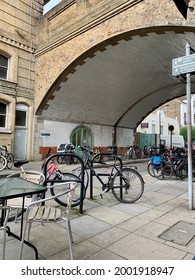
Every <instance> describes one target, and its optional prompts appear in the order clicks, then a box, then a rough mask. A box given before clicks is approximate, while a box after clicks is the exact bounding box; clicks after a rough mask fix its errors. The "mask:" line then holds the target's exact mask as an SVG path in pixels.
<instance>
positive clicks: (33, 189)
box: [0, 177, 47, 259]
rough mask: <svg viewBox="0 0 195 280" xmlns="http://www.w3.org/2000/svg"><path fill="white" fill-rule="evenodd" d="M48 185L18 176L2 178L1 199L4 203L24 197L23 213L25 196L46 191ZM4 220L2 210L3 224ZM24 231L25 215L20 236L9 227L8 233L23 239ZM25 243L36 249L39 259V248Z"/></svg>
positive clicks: (0, 185)
mask: <svg viewBox="0 0 195 280" xmlns="http://www.w3.org/2000/svg"><path fill="white" fill-rule="evenodd" d="M46 190H47V187H46V186H42V185H38V184H35V183H33V182H31V181H28V180H25V179H22V178H17V177H10V178H0V200H1V201H2V202H3V205H6V204H7V200H8V199H11V198H16V197H22V198H23V199H22V201H23V202H22V207H21V208H22V210H23V211H22V213H23V212H24V201H25V196H29V195H34V194H38V193H44V192H46ZM3 222H4V213H3V211H2V214H1V226H2V225H3ZM22 232H23V215H22V219H21V229H20V236H18V235H16V234H15V233H13V232H11V230H10V228H9V227H7V233H8V235H11V236H13V237H15V238H16V239H18V240H21V238H22ZM24 242H25V244H27V245H28V246H30V247H32V248H33V249H34V251H35V255H36V259H38V252H37V248H36V247H35V246H34V245H33V244H31V243H30V242H28V241H26V240H25V241H24Z"/></svg>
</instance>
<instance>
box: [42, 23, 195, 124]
mask: <svg viewBox="0 0 195 280" xmlns="http://www.w3.org/2000/svg"><path fill="white" fill-rule="evenodd" d="M173 29H174V28H173ZM178 31H179V30H178ZM193 31H194V30H193V29H186V30H182V31H181V29H180V31H179V33H178V32H177V30H175V31H171V30H167V31H165V30H164V31H163V32H159V29H158V32H156V31H155V32H154V31H153V32H147V34H144V35H143V36H140V32H139V35H136V33H134V34H133V35H132V34H128V33H126V34H124V37H122V36H123V35H120V36H119V38H117V37H115V38H114V39H110V41H107V42H106V44H105V45H104V46H105V47H102V46H103V44H101V45H99V46H96V48H95V50H93V55H91V53H90V51H89V53H88V54H85V57H84V58H83V63H80V65H79V61H78V64H77V62H75V63H74V71H73V72H72V73H68V72H67V71H64V73H62V75H61V76H60V77H59V79H58V80H57V81H56V82H55V83H54V85H53V88H51V91H52V96H54V98H53V97H52V98H53V99H50V100H46V99H45V100H43V102H46V103H47V104H48V105H49V106H48V108H47V110H43V111H42V114H41V115H42V116H43V117H44V118H46V119H52V120H58V121H64V122H76V123H86V124H88V123H93V124H103V125H109V126H115V125H116V126H120V127H126V128H135V127H136V126H137V125H138V124H139V123H140V122H141V121H142V120H143V119H144V118H145V117H146V116H147V115H148V114H149V113H150V112H152V111H153V110H154V109H155V108H157V107H159V106H160V105H161V104H164V103H165V102H167V101H169V100H172V99H174V98H177V97H180V96H182V95H185V93H186V85H185V83H183V82H181V81H180V79H178V78H174V77H173V76H172V59H173V58H176V57H180V56H184V55H185V45H186V42H190V43H191V46H192V47H193V46H194V47H195V33H194V32H193ZM81 60H82V58H80V61H81ZM75 64H76V66H75ZM70 72H71V71H70ZM55 88H58V90H55ZM192 92H195V83H194V76H193V78H192ZM48 96H49V92H48ZM38 111H39V110H38ZM38 113H39V112H38Z"/></svg>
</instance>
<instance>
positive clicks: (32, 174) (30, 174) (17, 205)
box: [0, 170, 45, 259]
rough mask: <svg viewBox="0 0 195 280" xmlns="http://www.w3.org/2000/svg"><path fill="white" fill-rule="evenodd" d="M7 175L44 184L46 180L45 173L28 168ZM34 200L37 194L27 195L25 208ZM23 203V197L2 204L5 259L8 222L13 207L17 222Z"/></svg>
mask: <svg viewBox="0 0 195 280" xmlns="http://www.w3.org/2000/svg"><path fill="white" fill-rule="evenodd" d="M7 177H20V178H23V179H25V180H29V181H32V182H34V183H36V184H43V183H44V181H45V176H44V175H43V173H41V172H38V171H31V170H28V171H27V170H26V171H18V172H15V173H12V174H10V175H8V176H7ZM33 200H37V195H36V196H33V197H27V198H25V203H24V208H25V209H26V208H27V207H28V205H29V204H30V203H31V202H32V201H33ZM22 203H23V198H22V197H20V198H12V199H9V200H8V201H7V204H6V206H4V205H3V204H0V210H1V211H4V214H3V215H4V217H5V219H4V223H3V225H2V226H0V230H3V231H4V234H3V252H2V258H3V259H5V246H6V230H7V223H8V221H9V219H10V213H11V212H12V210H13V209H15V211H14V215H15V222H16V221H17V218H18V211H19V210H20V209H22Z"/></svg>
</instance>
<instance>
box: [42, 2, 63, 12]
mask: <svg viewBox="0 0 195 280" xmlns="http://www.w3.org/2000/svg"><path fill="white" fill-rule="evenodd" d="M60 2H61V0H50V1H49V3H47V4H46V5H45V6H44V14H45V13H47V12H48V11H49V10H50V9H52V8H53V7H54V6H56V5H57V4H58V3H60Z"/></svg>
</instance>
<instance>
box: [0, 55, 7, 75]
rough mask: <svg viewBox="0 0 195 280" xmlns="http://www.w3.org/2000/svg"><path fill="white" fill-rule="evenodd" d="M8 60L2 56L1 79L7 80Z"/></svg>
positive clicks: (0, 63)
mask: <svg viewBox="0 0 195 280" xmlns="http://www.w3.org/2000/svg"><path fill="white" fill-rule="evenodd" d="M7 73H8V58H7V57H5V56H3V55H2V54H0V79H5V80H6V79H7Z"/></svg>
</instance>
